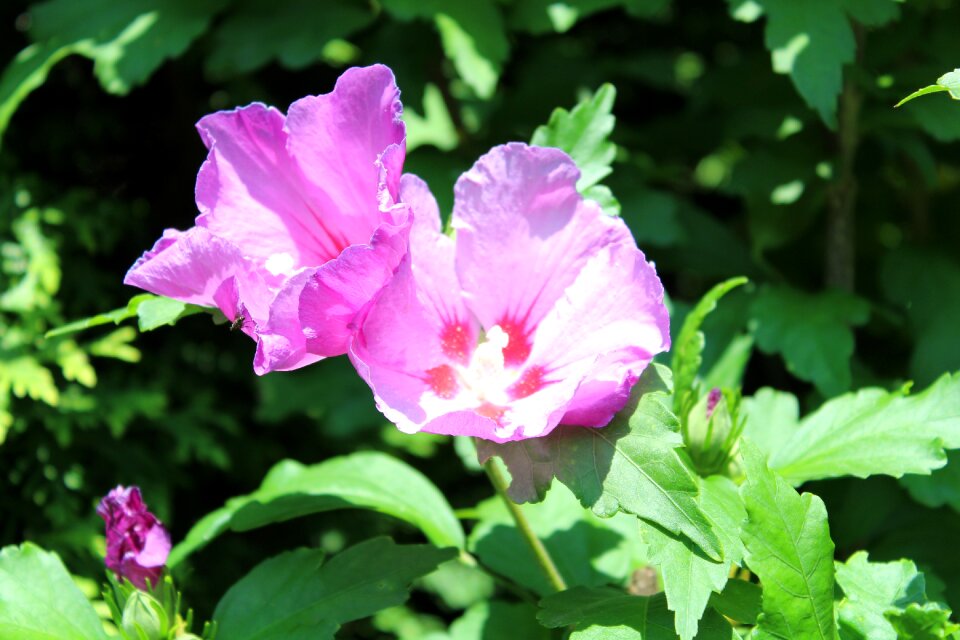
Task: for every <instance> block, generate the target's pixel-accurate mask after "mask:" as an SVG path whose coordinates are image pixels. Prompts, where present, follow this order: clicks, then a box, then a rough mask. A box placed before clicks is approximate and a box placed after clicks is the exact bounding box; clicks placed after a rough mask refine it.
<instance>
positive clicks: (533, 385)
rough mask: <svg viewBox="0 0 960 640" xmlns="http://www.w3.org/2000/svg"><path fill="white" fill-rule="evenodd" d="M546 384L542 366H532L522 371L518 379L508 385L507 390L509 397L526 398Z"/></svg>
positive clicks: (515, 398)
mask: <svg viewBox="0 0 960 640" xmlns="http://www.w3.org/2000/svg"><path fill="white" fill-rule="evenodd" d="M546 384H547V383H546V381H545V380H544V379H543V367H541V366H533V367H530V368H529V369H527V370H526V371H524V372H523V375H521V376H520V379H519V380H517V381H516V382H514V383H513V384H512V385H510V389H508V392H509V394H510V397H511V398H513V399H514V400H519V399H520V398H526V397H527V396H529V395H531V394H533V393H536V392H537V391H539V390H540V389H542V388H543V387H544V386H546Z"/></svg>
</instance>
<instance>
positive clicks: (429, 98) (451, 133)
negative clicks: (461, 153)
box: [403, 83, 460, 153]
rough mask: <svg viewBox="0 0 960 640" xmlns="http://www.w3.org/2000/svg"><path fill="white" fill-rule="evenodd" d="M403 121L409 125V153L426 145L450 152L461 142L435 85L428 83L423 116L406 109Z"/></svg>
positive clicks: (425, 91)
mask: <svg viewBox="0 0 960 640" xmlns="http://www.w3.org/2000/svg"><path fill="white" fill-rule="evenodd" d="M403 121H404V122H405V123H406V125H407V153H409V152H411V151H413V150H414V149H416V148H417V147H420V146H423V145H425V144H430V145H433V146H435V147H436V148H437V149H440V150H441V151H450V150H451V149H455V148H456V146H457V144H459V142H460V140H459V137H458V136H457V130H456V128H455V127H454V125H453V120H452V119H451V118H450V112H449V111H448V110H447V105H446V103H445V102H444V100H443V94H442V93H441V92H440V89H439V88H437V85H435V84H433V83H427V85H426V87H425V88H424V91H423V115H422V116H421V115H420V114H418V113H417V112H416V111H414V110H413V109H411V108H410V107H404V110H403Z"/></svg>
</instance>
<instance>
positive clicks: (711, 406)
mask: <svg viewBox="0 0 960 640" xmlns="http://www.w3.org/2000/svg"><path fill="white" fill-rule="evenodd" d="M739 404H740V402H739V396H738V395H737V394H736V393H735V392H731V391H721V390H720V389H716V388H715V389H711V390H710V393H708V394H706V395H704V396H703V397H701V398H700V400H699V401H697V403H696V404H695V405H694V406H693V408H692V409H691V410H690V413H689V414H688V415H687V417H686V424H685V429H684V440H685V442H686V445H687V449H688V450H689V452H690V457H691V458H692V459H693V462H694V464H695V465H696V467H697V470H698V471H699V472H700V473H702V474H704V475H709V474H713V473H721V472H723V471H724V470H725V468H726V466H727V464H728V463H729V462H730V458H731V457H732V454H733V450H734V447H735V446H736V443H737V440H738V439H739V437H740V431H741V430H742V428H743V425H742V424H741V423H739V422H738V420H737V413H738V410H739Z"/></svg>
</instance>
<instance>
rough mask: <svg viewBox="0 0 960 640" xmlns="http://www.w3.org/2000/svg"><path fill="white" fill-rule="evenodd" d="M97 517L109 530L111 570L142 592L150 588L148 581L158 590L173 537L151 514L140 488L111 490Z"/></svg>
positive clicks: (106, 562)
mask: <svg viewBox="0 0 960 640" xmlns="http://www.w3.org/2000/svg"><path fill="white" fill-rule="evenodd" d="M97 513H98V514H99V515H100V517H101V518H103V521H104V523H105V524H106V529H107V556H106V558H104V562H105V564H106V565H107V568H108V569H110V570H111V571H113V572H114V573H115V574H116V576H117V578H121V577H122V578H126V579H127V580H129V581H130V582H132V583H133V584H134V585H136V586H137V587H138V588H140V589H146V588H147V581H148V580H149V581H150V584H151V585H153V586H154V587H156V586H157V584H159V581H160V576H161V575H162V574H163V567H164V565H165V564H166V563H167V556H169V555H170V534H169V533H167V530H166V529H164V527H163V524H162V523H161V522H160V521H159V520H157V517H156V516H155V515H153V514H152V513H150V511H148V510H147V505H146V504H144V502H143V498H142V497H141V495H140V489H139V487H129V488H124V487H122V486H118V487H117V488H115V489H113V490H111V491H110V493H108V494H107V495H106V496H105V497H104V498H103V500H101V501H100V505H99V506H98V507H97Z"/></svg>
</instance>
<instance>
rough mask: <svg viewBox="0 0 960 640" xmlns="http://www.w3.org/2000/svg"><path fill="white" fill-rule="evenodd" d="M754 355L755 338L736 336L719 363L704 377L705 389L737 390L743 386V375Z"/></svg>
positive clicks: (724, 351)
mask: <svg viewBox="0 0 960 640" xmlns="http://www.w3.org/2000/svg"><path fill="white" fill-rule="evenodd" d="M752 355H753V336H751V335H738V336H734V337H733V339H732V340H731V341H730V344H728V345H727V348H726V349H724V350H723V353H721V354H720V357H719V358H717V361H716V362H715V363H714V364H713V366H712V367H710V370H709V371H708V372H707V374H706V375H705V376H703V387H704V388H705V389H713V388H723V387H726V388H727V389H736V388H739V387H740V386H741V385H742V384H743V373H744V371H746V369H747V363H748V362H749V361H750V356H752Z"/></svg>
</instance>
